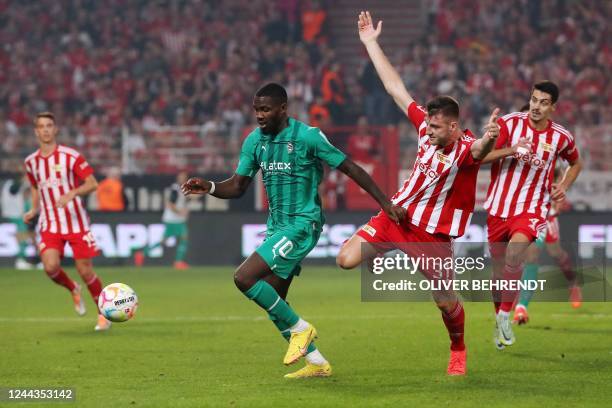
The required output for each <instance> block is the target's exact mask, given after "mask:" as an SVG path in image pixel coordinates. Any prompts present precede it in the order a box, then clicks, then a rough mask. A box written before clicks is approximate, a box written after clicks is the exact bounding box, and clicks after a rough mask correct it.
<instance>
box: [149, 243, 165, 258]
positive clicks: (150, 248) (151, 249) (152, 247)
mask: <svg viewBox="0 0 612 408" xmlns="http://www.w3.org/2000/svg"><path fill="white" fill-rule="evenodd" d="M163 243H164V240H161V241H159V242H158V243H157V244H154V245H151V246H147V247H145V248H144V254H145V256H146V257H147V258H148V257H150V256H151V252H152V251H153V250H155V249H157V248H159V247H160V246H162V245H163Z"/></svg>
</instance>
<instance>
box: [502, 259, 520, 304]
mask: <svg viewBox="0 0 612 408" xmlns="http://www.w3.org/2000/svg"><path fill="white" fill-rule="evenodd" d="M522 275H523V264H520V265H506V267H505V268H504V279H505V280H507V281H516V280H519V279H521V276H522ZM518 294H519V291H518V290H504V291H503V293H502V302H501V305H500V306H499V310H501V311H502V312H508V313H510V311H511V310H512V306H513V305H514V299H516V297H517V295H518Z"/></svg>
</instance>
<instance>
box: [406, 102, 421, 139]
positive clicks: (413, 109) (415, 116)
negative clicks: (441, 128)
mask: <svg viewBox="0 0 612 408" xmlns="http://www.w3.org/2000/svg"><path fill="white" fill-rule="evenodd" d="M406 114H407V115H408V119H410V121H411V122H412V124H413V125H414V127H415V129H416V131H417V133H418V132H419V129H420V128H421V125H422V124H423V122H425V109H423V107H422V106H419V105H417V104H416V102H414V101H413V102H412V103H411V104H410V105H408V112H406Z"/></svg>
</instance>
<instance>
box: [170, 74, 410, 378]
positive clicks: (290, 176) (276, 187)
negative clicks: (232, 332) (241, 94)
mask: <svg viewBox="0 0 612 408" xmlns="http://www.w3.org/2000/svg"><path fill="white" fill-rule="evenodd" d="M253 109H254V111H255V115H256V117H257V123H258V124H259V127H258V128H257V129H255V130H253V131H252V132H251V133H250V134H249V135H248V136H247V138H246V139H245V141H244V143H243V145H242V151H241V153H240V161H239V163H238V168H237V169H236V172H235V174H234V175H233V176H232V177H230V178H229V179H227V180H224V181H222V182H219V183H214V182H211V181H207V180H202V179H200V178H191V179H189V180H188V181H187V182H186V183H185V184H183V186H182V191H183V193H184V194H211V195H213V196H215V197H218V198H226V199H227V198H238V197H240V196H242V195H243V194H244V192H245V191H246V189H247V188H248V186H249V184H251V180H252V178H253V176H254V175H255V174H256V173H257V172H258V171H259V170H261V171H262V175H263V183H264V186H265V188H266V193H267V196H268V202H269V217H268V223H267V230H266V238H265V241H264V242H263V244H262V245H261V246H260V247H259V248H257V250H256V251H255V252H254V253H253V254H251V255H250V256H249V257H248V258H247V259H246V260H245V261H244V262H243V263H242V265H240V266H239V267H238V269H237V270H236V273H235V274H234V282H235V284H236V286H237V287H238V289H240V291H242V292H243V293H244V294H245V296H247V297H248V298H249V299H251V300H253V301H255V303H257V305H259V306H260V307H261V308H262V309H264V310H265V311H266V312H267V313H268V316H269V318H270V320H272V322H274V324H275V325H276V327H277V328H278V330H279V331H280V332H281V334H282V335H283V337H285V339H287V340H288V341H289V348H288V349H287V353H286V355H285V358H284V363H285V364H286V365H290V364H293V363H295V362H297V361H298V360H299V359H300V358H301V357H302V356H306V366H305V367H304V368H302V369H300V370H298V371H296V372H294V373H291V374H287V375H286V376H285V377H287V378H305V377H327V376H330V375H331V366H330V364H329V362H327V360H326V359H325V358H324V357H323V355H322V354H321V353H320V351H319V350H318V349H317V348H316V346H315V345H314V343H313V340H314V338H315V337H316V336H317V331H316V329H315V328H314V327H313V325H312V324H310V323H308V322H306V321H304V320H303V319H301V318H300V316H299V315H298V314H297V313H296V312H295V311H294V310H293V308H291V306H289V304H288V303H287V302H286V301H285V299H286V297H287V292H288V290H289V285H290V284H291V281H292V279H293V277H294V276H297V275H299V273H300V269H301V268H300V263H301V262H302V260H303V259H304V257H305V256H306V255H307V254H308V253H309V252H310V251H311V250H312V249H313V248H314V246H315V245H316V243H317V241H318V240H319V236H320V234H321V230H322V228H323V224H324V222H325V218H324V217H323V211H322V209H321V199H320V198H319V194H318V191H317V188H318V186H319V183H320V182H321V179H322V177H323V162H325V163H327V164H328V165H329V166H331V167H334V168H337V169H339V170H340V171H342V172H343V173H344V174H346V175H347V176H348V177H350V178H351V179H353V180H354V181H355V182H356V183H357V184H358V185H359V186H361V188H363V189H364V190H365V191H367V192H368V193H369V194H370V195H371V196H372V197H373V198H374V199H375V200H376V201H377V202H378V203H379V204H380V205H381V207H382V209H383V210H384V211H385V212H386V213H387V215H388V216H389V217H390V218H391V219H392V220H393V221H395V222H399V221H400V220H401V219H403V217H404V215H405V210H404V209H403V208H401V207H397V206H394V205H393V204H392V203H391V201H390V200H389V199H388V198H387V197H386V196H385V195H384V194H383V192H382V191H381V190H380V189H379V188H378V187H377V186H376V184H375V183H374V181H373V180H372V178H371V177H370V176H369V175H368V174H367V173H366V172H365V171H364V170H363V169H362V168H361V167H359V166H358V165H356V164H355V163H354V162H353V161H351V160H350V159H348V158H347V157H346V155H345V154H344V153H342V152H341V151H340V150H338V149H337V148H335V147H334V146H333V145H332V144H331V143H330V142H329V141H328V140H327V137H326V136H325V134H323V132H322V131H321V130H319V129H318V128H315V127H311V126H308V125H306V124H304V123H302V122H300V121H297V120H295V119H293V118H290V117H288V115H287V92H286V91H285V89H284V88H283V87H282V86H281V85H278V84H275V83H270V84H267V85H265V86H263V87H262V88H260V89H259V90H258V91H257V92H256V94H255V97H254V99H253Z"/></svg>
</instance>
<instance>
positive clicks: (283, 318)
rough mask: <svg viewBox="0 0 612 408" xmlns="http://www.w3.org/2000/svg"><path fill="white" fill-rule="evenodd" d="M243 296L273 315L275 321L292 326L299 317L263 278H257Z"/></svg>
mask: <svg viewBox="0 0 612 408" xmlns="http://www.w3.org/2000/svg"><path fill="white" fill-rule="evenodd" d="M244 294H245V296H246V297H248V298H249V299H251V300H252V301H254V302H255V303H257V304H258V305H259V306H260V307H261V308H262V309H264V310H265V311H267V312H268V314H269V315H271V316H273V317H274V318H275V319H276V320H277V321H279V322H282V323H284V324H285V325H286V326H287V327H292V326H294V325H295V324H296V323H297V322H298V320H300V317H299V316H298V315H297V314H296V313H295V312H294V311H293V309H292V308H291V306H289V305H288V304H287V302H285V301H284V300H283V299H282V298H281V297H280V296H279V295H278V293H276V291H275V290H274V288H273V287H272V286H270V284H269V283H268V282H266V281H264V280H258V281H257V283H256V284H254V285H253V286H252V287H251V288H250V289H249V290H247V291H246V292H244Z"/></svg>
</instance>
